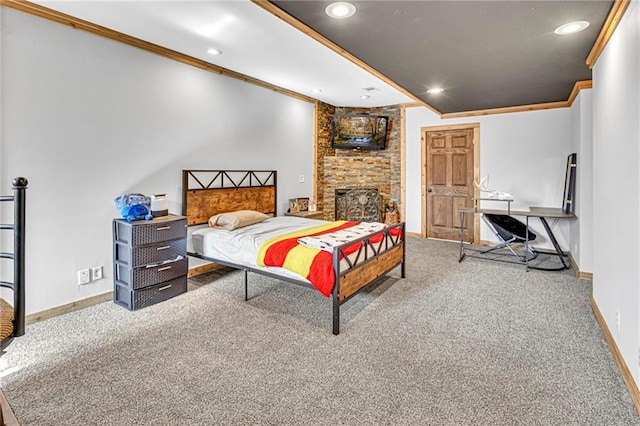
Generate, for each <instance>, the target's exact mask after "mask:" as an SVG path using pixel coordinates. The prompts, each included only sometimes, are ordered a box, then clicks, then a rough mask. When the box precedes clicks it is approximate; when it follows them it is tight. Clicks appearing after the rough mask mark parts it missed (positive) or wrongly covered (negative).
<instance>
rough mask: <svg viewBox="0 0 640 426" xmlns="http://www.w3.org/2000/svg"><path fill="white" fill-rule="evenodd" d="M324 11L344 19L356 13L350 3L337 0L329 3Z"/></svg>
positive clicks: (331, 15)
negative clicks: (337, 0)
mask: <svg viewBox="0 0 640 426" xmlns="http://www.w3.org/2000/svg"><path fill="white" fill-rule="evenodd" d="M324 12H325V13H326V14H327V15H329V16H330V17H332V18H336V19H344V18H348V17H350V16H353V14H354V13H356V7H355V6H354V5H352V4H351V3H347V2H344V1H339V2H336V3H331V4H330V5H329V6H327V8H326V9H325V10H324Z"/></svg>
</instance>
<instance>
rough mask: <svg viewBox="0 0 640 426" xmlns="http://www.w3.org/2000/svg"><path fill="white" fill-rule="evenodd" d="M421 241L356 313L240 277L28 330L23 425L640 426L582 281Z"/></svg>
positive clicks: (13, 369)
mask: <svg viewBox="0 0 640 426" xmlns="http://www.w3.org/2000/svg"><path fill="white" fill-rule="evenodd" d="M457 250H458V246H457V245H456V244H453V243H449V242H444V241H434V240H422V239H415V238H412V239H409V240H408V248H407V279H406V280H401V279H399V271H397V270H396V271H393V272H392V273H391V274H390V275H389V276H388V277H386V278H384V279H383V280H381V281H380V283H379V284H378V285H377V286H375V288H373V289H371V291H368V292H365V293H362V294H360V295H358V296H357V297H356V298H354V299H353V300H351V301H349V302H348V303H346V304H345V305H343V309H342V314H343V315H342V328H341V333H340V335H339V336H333V335H332V334H331V303H330V301H329V300H328V299H325V298H324V297H322V296H321V295H320V294H319V293H317V292H315V291H312V290H309V289H305V288H302V287H298V286H295V285H292V284H287V283H282V282H278V281H276V280H272V279H269V278H265V277H260V276H257V275H253V274H250V283H251V285H250V294H251V295H252V299H251V300H250V301H248V302H244V300H243V286H242V273H240V272H237V271H232V270H229V269H226V270H224V271H220V272H213V273H209V274H207V275H206V276H201V277H197V278H195V279H192V280H191V281H190V291H188V292H187V293H186V294H183V295H181V296H178V297H176V298H174V299H171V300H170V301H167V302H164V303H161V304H158V305H154V306H151V307H148V308H145V309H143V310H140V311H137V312H129V311H127V310H125V309H124V308H122V307H119V306H116V305H114V304H113V303H103V304H100V305H96V306H94V307H91V308H87V309H84V310H81V311H78V312H73V313H70V314H66V315H63V316H59V317H56V318H53V319H50V320H47V321H44V322H41V323H37V324H33V325H31V326H28V327H27V334H26V335H25V336H24V337H22V338H20V339H16V341H15V342H14V343H13V344H12V345H11V346H10V347H9V349H8V353H7V354H6V355H5V356H3V357H2V358H1V359H0V364H2V367H1V368H0V370H1V371H0V375H3V377H2V383H1V385H0V386H1V387H2V389H3V390H4V392H5V395H6V397H7V399H8V400H9V402H10V404H11V405H12V407H13V408H14V410H15V412H16V415H17V417H18V419H19V421H20V422H21V423H22V424H23V425H61V424H64V425H94V424H105V425H107V424H108V425H143V424H144V425H147V424H149V425H156V424H181V425H213V424H274V425H275V424H278V425H280V424H302V425H309V424H314V425H324V424H327V425H329V424H331V425H335V424H341V425H378V424H394V425H489V424H491V425H496V424H499V425H640V419H639V418H638V416H637V415H636V413H635V411H634V408H633V406H632V403H631V398H630V397H629V395H628V393H627V391H626V389H625V387H624V385H623V383H622V380H621V378H620V375H619V372H618V370H617V367H616V365H615V363H614V361H613V358H612V356H611V353H610V351H609V349H608V347H607V345H606V342H605V340H604V338H603V335H602V332H601V330H600V329H599V326H598V325H597V323H596V321H595V319H594V316H593V313H592V311H591V308H590V306H589V297H590V293H591V283H590V282H589V281H584V280H578V279H576V278H575V277H574V276H573V274H572V273H571V272H570V271H563V272H542V271H530V272H526V271H525V269H524V268H523V267H522V266H518V265H511V264H504V263H499V262H488V261H483V260H479V259H472V258H469V259H466V260H465V261H463V262H462V263H458V262H457Z"/></svg>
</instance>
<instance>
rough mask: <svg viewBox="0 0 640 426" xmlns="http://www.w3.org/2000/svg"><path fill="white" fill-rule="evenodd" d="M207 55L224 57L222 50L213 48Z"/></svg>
mask: <svg viewBox="0 0 640 426" xmlns="http://www.w3.org/2000/svg"><path fill="white" fill-rule="evenodd" d="M207 53H208V54H209V55H222V50H220V49H214V48H211V49H209V50H207Z"/></svg>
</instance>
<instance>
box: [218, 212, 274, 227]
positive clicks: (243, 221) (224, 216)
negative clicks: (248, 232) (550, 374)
mask: <svg viewBox="0 0 640 426" xmlns="http://www.w3.org/2000/svg"><path fill="white" fill-rule="evenodd" d="M267 219H269V216H267V215H266V214H264V213H260V212H256V211H253V210H238V211H235V212H227V213H220V214H217V215H214V216H211V217H210V218H209V226H210V227H212V228H224V229H226V230H228V231H233V230H234V229H238V228H242V227H245V226H249V225H253V224H255V223H260V222H262V221H265V220H267Z"/></svg>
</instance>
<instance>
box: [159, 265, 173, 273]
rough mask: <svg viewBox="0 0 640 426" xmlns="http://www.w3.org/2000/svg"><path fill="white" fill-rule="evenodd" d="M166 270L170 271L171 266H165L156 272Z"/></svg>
mask: <svg viewBox="0 0 640 426" xmlns="http://www.w3.org/2000/svg"><path fill="white" fill-rule="evenodd" d="M167 269H171V266H165V267H164V268H160V269H158V272H160V271H166V270H167Z"/></svg>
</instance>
